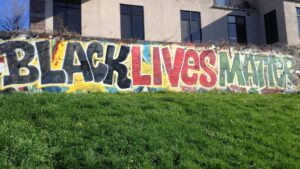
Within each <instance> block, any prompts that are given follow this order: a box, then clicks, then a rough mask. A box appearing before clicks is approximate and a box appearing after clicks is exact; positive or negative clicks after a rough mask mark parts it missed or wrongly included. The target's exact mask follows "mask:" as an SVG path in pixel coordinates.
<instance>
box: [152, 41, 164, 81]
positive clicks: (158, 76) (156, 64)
mask: <svg viewBox="0 0 300 169" xmlns="http://www.w3.org/2000/svg"><path fill="white" fill-rule="evenodd" d="M159 52H160V51H159V48H158V47H155V48H153V63H152V64H153V65H152V66H153V72H154V74H153V82H154V85H158V86H161V85H162V73H161V62H160V53H159Z"/></svg>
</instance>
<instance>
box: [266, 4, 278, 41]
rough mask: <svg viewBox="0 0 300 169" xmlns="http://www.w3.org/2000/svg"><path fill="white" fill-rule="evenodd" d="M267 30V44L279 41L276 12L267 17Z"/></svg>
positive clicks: (268, 14)
mask: <svg viewBox="0 0 300 169" xmlns="http://www.w3.org/2000/svg"><path fill="white" fill-rule="evenodd" d="M265 29H266V40H267V44H272V43H276V42H278V41H279V37H278V27H277V16H276V10H274V11H271V12H269V13H267V14H266V15H265Z"/></svg>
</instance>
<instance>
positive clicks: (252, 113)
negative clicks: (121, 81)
mask: <svg viewBox="0 0 300 169" xmlns="http://www.w3.org/2000/svg"><path fill="white" fill-rule="evenodd" d="M8 167H12V168H15V167H16V168H264V169H267V168H295V169H296V168H300V95H296V94H295V95H244V94H214V93H208V94H178V93H177V94H176V93H155V94H114V95H110V94H74V95H66V94H28V95H26V94H13V95H0V168H8Z"/></svg>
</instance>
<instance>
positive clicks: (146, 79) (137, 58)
mask: <svg viewBox="0 0 300 169" xmlns="http://www.w3.org/2000/svg"><path fill="white" fill-rule="evenodd" d="M131 50H132V51H131V54H132V80H133V85H137V86H138V85H145V86H146V85H148V86H149V85H151V76H150V75H141V70H142V66H141V60H142V59H141V50H140V47H139V46H133V47H132V49H131Z"/></svg>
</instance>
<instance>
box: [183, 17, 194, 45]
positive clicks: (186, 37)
mask: <svg viewBox="0 0 300 169" xmlns="http://www.w3.org/2000/svg"><path fill="white" fill-rule="evenodd" d="M190 30H191V29H190V23H189V21H187V20H182V21H181V36H182V41H183V42H191V41H192V39H191V32H190Z"/></svg>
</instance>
